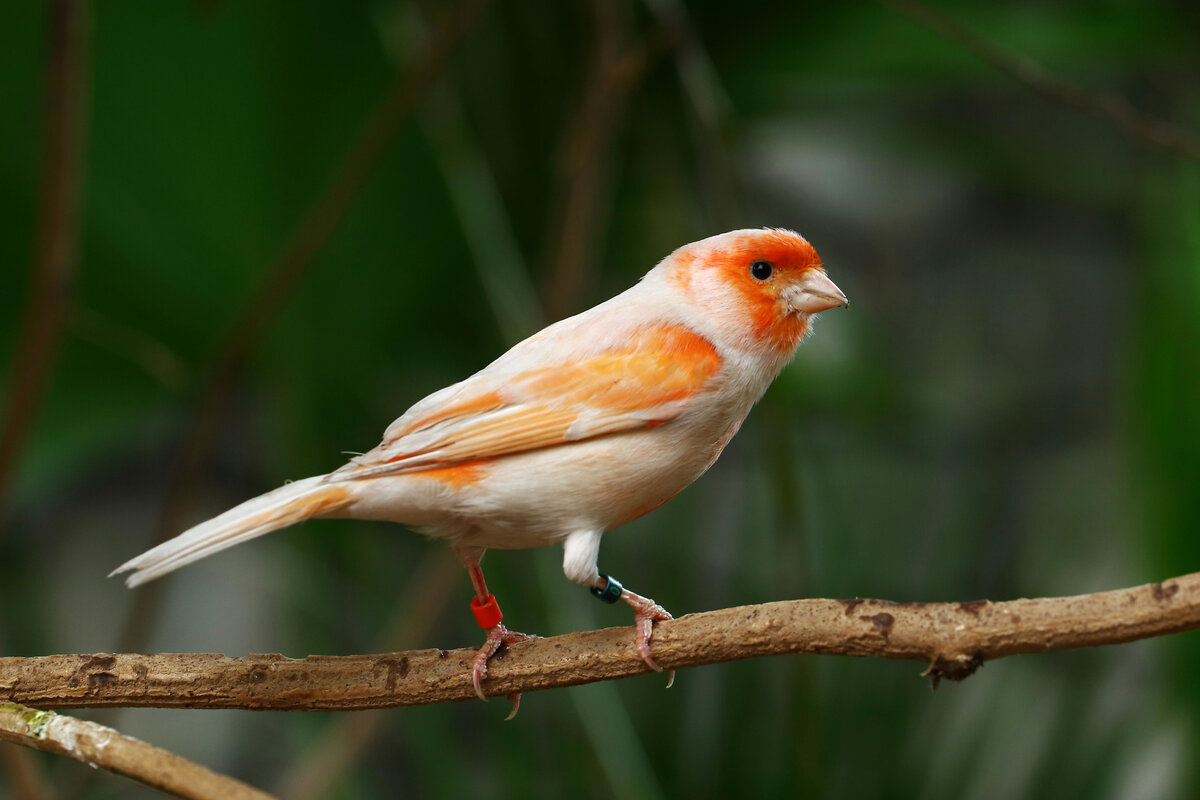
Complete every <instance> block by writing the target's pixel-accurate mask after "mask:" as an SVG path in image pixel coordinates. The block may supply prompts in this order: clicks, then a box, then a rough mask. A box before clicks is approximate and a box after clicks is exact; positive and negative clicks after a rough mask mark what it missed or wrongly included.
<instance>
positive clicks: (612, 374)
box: [335, 326, 721, 485]
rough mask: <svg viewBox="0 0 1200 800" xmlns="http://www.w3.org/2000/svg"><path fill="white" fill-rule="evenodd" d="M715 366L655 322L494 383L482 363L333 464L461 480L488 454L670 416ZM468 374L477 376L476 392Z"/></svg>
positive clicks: (700, 349) (346, 474)
mask: <svg viewBox="0 0 1200 800" xmlns="http://www.w3.org/2000/svg"><path fill="white" fill-rule="evenodd" d="M720 367H721V356H720V354H719V353H717V350H716V348H715V347H714V346H713V345H712V343H711V342H709V341H708V340H707V339H705V338H704V337H702V336H699V335H697V334H695V333H693V332H691V331H690V330H688V329H687V328H685V327H683V326H660V327H654V328H646V329H643V330H641V331H638V332H636V333H635V334H634V335H632V336H631V337H630V338H629V340H627V341H626V342H624V343H623V344H622V345H621V346H620V347H618V348H613V349H610V350H607V351H605V352H602V353H599V354H596V355H591V356H583V357H582V358H581V359H580V360H578V361H573V362H570V363H565V364H559V365H556V366H553V367H542V368H538V369H533V370H527V371H525V372H518V373H514V374H512V375H511V376H509V378H508V380H507V381H505V382H504V383H503V388H501V389H498V390H497V389H496V388H495V386H496V384H497V383H498V382H499V380H500V379H501V378H502V376H500V375H489V374H488V373H487V372H486V371H485V372H484V373H481V374H480V375H477V376H476V377H475V378H473V379H471V380H469V381H468V382H467V383H466V384H464V385H463V387H462V391H460V392H458V393H457V394H456V396H455V397H456V399H455V400H454V401H453V402H451V403H449V404H447V405H446V406H444V407H442V408H438V409H435V410H433V411H431V412H430V413H428V414H425V415H423V416H422V417H420V418H418V419H415V420H413V421H412V422H410V423H408V424H406V425H404V426H403V428H401V429H399V430H397V431H391V432H389V436H388V438H387V439H386V440H385V441H384V443H383V444H381V445H380V446H379V447H377V448H376V449H375V450H372V451H371V452H370V453H367V454H365V455H363V456H360V457H359V458H357V459H355V460H354V462H352V465H347V467H344V468H343V470H344V471H340V472H339V473H335V474H336V475H338V476H339V478H340V479H354V478H366V477H372V476H376V475H386V474H398V473H404V472H409V473H411V472H421V473H423V474H428V475H429V476H430V477H438V478H441V479H443V480H446V481H447V482H448V483H451V484H455V483H457V484H458V485H465V484H467V483H472V482H475V481H477V480H481V479H482V478H483V477H485V476H486V459H490V458H496V457H499V456H503V455H508V454H511V453H519V452H522V451H526V450H533V449H537V448H541V447H553V446H556V445H561V444H565V443H567V442H572V441H579V440H582V439H589V438H593V437H596V436H604V435H608V434H613V433H619V432H622V431H629V430H635V429H638V428H645V427H650V426H654V425H661V424H663V423H665V422H669V421H670V420H671V419H674V418H675V417H677V416H678V415H679V414H680V413H682V411H683V409H684V407H685V406H686V404H687V401H688V399H689V398H690V397H692V396H694V395H695V394H696V393H698V392H700V391H703V390H704V388H705V386H706V385H707V384H708V381H709V379H710V378H711V377H712V376H713V375H715V374H716V372H717V371H718V370H719V369H720ZM472 381H478V382H479V383H480V384H481V385H480V391H479V392H478V393H472V392H471V391H470V390H471V383H472ZM485 387H486V388H485Z"/></svg>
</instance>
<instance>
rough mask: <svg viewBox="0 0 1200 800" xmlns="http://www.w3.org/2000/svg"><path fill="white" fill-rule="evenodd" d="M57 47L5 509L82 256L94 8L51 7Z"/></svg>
mask: <svg viewBox="0 0 1200 800" xmlns="http://www.w3.org/2000/svg"><path fill="white" fill-rule="evenodd" d="M47 11H48V13H49V17H50V45H49V51H48V54H47V56H48V57H47V64H46V95H45V106H44V115H43V130H44V136H43V141H44V143H45V149H44V150H43V153H42V173H41V202H40V203H39V207H38V228H37V243H36V246H35V250H34V261H33V280H32V281H31V283H30V287H29V302H28V304H27V305H26V309H27V310H26V313H25V318H24V319H23V320H22V323H21V329H20V333H19V334H18V337H17V349H16V352H15V354H14V357H13V366H12V372H11V373H10V375H9V385H8V391H7V394H8V397H9V401H8V404H7V406H6V407H5V411H4V418H3V421H0V505H2V504H3V499H4V494H5V493H6V491H7V489H8V485H9V481H10V478H11V475H12V472H13V470H14V468H15V465H16V462H17V459H18V457H19V456H20V452H21V445H22V444H23V442H24V441H25V438H26V436H27V435H28V433H29V431H30V430H31V429H32V427H33V425H34V422H35V420H36V417H37V409H38V406H39V404H40V403H41V400H42V397H43V395H44V394H45V391H46V386H47V383H48V382H49V378H50V374H51V372H52V369H53V367H54V364H55V363H56V362H57V360H58V351H59V349H60V347H61V344H62V338H63V324H64V321H65V320H66V317H67V303H68V298H69V296H70V293H71V285H72V283H73V279H74V274H75V268H76V262H77V260H78V248H79V202H80V193H81V188H82V183H83V173H84V150H85V147H84V141H85V137H86V134H87V98H88V80H89V76H88V58H89V52H88V45H89V39H90V29H91V13H90V3H89V2H88V0H55V2H52V3H49V4H47Z"/></svg>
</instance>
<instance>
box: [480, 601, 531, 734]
mask: <svg viewBox="0 0 1200 800" xmlns="http://www.w3.org/2000/svg"><path fill="white" fill-rule="evenodd" d="M533 638H536V637H533V636H530V635H528V634H525V633H520V632H519V631H510V630H509V629H508V628H506V627H504V626H503V625H501V624H496V625H493V626H492V627H490V628H488V629H487V639H486V640H485V641H484V643H483V647H481V648H479V652H478V653H476V654H475V659H474V661H472V662H471V685H472V686H474V687H475V696H476V697H478V698H479V699H480V700H482V701H484V702H485V703H486V702H487V697H486V696H485V695H484V693H483V687H482V686H481V683H482V681H483V679H484V678H486V677H487V671H488V661H489V660H490V659H491V657H492V656H494V655H496V651H497V650H499V649H500V645H502V644H512V643H513V642H523V641H525V640H526V639H533ZM514 698H515V699H514ZM509 699H510V700H512V701H513V707H512V711H511V712H510V713H509V715H508V717H507V719H512V718H513V717H514V716H516V714H517V707H518V706H519V705H520V704H521V696H520V695H519V694H518V695H509Z"/></svg>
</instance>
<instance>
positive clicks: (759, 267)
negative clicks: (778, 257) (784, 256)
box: [750, 261, 775, 281]
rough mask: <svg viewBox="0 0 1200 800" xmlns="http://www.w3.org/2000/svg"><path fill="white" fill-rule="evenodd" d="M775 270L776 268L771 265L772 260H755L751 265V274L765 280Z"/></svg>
mask: <svg viewBox="0 0 1200 800" xmlns="http://www.w3.org/2000/svg"><path fill="white" fill-rule="evenodd" d="M774 271H775V268H774V267H772V266H771V262H770V261H755V262H754V263H753V264H751V265H750V274H751V275H753V276H754V278H755V280H760V281H765V280H766V279H767V278H769V277H771V273H772V272H774Z"/></svg>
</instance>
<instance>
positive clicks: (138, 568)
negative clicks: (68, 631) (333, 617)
mask: <svg viewBox="0 0 1200 800" xmlns="http://www.w3.org/2000/svg"><path fill="white" fill-rule="evenodd" d="M350 499H351V498H350V492H349V490H348V489H347V488H346V486H345V484H330V483H327V482H325V476H324V475H318V476H316V477H313V478H305V479H304V480H300V481H293V482H292V483H289V484H286V485H284V486H280V487H279V488H278V489H276V490H274V491H272V492H267V493H266V494H264V495H260V496H259V497H255V498H253V499H251V500H247V501H246V502H244V503H242V504H241V505H239V506H234V507H233V508H231V509H229V510H228V511H226V512H225V513H224V514H221V515H220V516H217V517H213V518H212V519H210V520H208V521H207V522H202V523H200V524H199V525H197V526H195V527H194V528H191V529H189V530H186V531H184V532H183V533H181V534H179V535H178V536H176V537H175V538H174V539H169V540H168V541H165V542H163V543H162V544H160V545H158V546H157V547H154V548H152V549H150V550H147V551H146V552H145V553H142V554H141V555H140V556H137V557H136V558H132V559H130V560H129V561H126V562H125V563H124V564H122V565H121V566H119V567H117V568H116V569H115V570H113V571H112V572H111V573H109V577H112V576H113V575H117V574H119V573H122V572H132V573H133V574H132V575H129V576H128V577H127V578H125V585H126V586H130V587H133V586H137V585H138V584H141V583H145V582H146V581H151V580H154V579H155V578H158V577H160V576H162V575H165V574H167V573H168V572H171V571H173V570H176V569H179V568H180V567H182V566H184V565H185V564H190V563H192V562H193V561H198V560H199V559H201V558H204V557H205V556H210V555H212V554H213V553H217V552H220V551H221V550H224V549H225V548H227V547H233V546H234V545H235V544H240V543H241V542H244V541H246V540H247V539H253V538H254V537H256V536H262V535H263V534H265V533H270V532H271V531H275V530H279V529H280V528H285V527H287V526H288V525H294V524H295V523H297V522H300V521H301V520H305V519H309V518H310V517H315V516H319V515H323V514H328V513H330V512H332V511H335V510H337V509H338V508H340V507H342V506H344V505H346V504H347V503H348V502H350Z"/></svg>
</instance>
